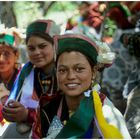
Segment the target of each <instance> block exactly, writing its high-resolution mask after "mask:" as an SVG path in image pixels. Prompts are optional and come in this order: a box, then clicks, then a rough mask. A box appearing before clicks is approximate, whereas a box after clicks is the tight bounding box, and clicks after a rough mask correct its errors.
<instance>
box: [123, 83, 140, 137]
mask: <svg viewBox="0 0 140 140" xmlns="http://www.w3.org/2000/svg"><path fill="white" fill-rule="evenodd" d="M127 100H128V102H127V108H126V112H125V115H124V116H125V120H126V124H127V128H128V130H129V132H130V135H131V137H132V138H133V139H139V138H140V84H139V85H138V86H136V87H135V88H134V89H133V90H132V91H131V93H130V94H129V95H128V99H127Z"/></svg>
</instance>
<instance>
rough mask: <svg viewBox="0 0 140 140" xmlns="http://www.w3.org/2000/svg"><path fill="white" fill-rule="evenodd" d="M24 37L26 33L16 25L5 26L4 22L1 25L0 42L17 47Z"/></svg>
mask: <svg viewBox="0 0 140 140" xmlns="http://www.w3.org/2000/svg"><path fill="white" fill-rule="evenodd" d="M23 38H24V35H23V33H22V31H21V30H19V29H17V28H15V27H12V28H5V26H4V24H1V25H0V44H6V45H9V46H11V47H15V48H17V47H18V45H19V44H20V43H21V41H22V39H23Z"/></svg>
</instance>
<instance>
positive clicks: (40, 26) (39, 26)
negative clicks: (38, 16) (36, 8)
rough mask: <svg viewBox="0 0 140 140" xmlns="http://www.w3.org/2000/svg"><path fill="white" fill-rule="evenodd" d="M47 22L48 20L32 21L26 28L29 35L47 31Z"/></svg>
mask: <svg viewBox="0 0 140 140" xmlns="http://www.w3.org/2000/svg"><path fill="white" fill-rule="evenodd" d="M46 30H47V23H46V22H41V21H38V22H33V23H31V24H30V25H29V26H28V27H27V30H26V35H27V37H28V36H30V35H32V34H34V33H46Z"/></svg>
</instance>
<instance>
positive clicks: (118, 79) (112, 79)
mask: <svg viewBox="0 0 140 140" xmlns="http://www.w3.org/2000/svg"><path fill="white" fill-rule="evenodd" d="M130 31H131V30H130ZM130 31H129V30H128V31H126V32H130ZM131 32H133V30H132V31H131ZM120 34H122V31H121V30H119V31H118V33H117V36H118V37H120ZM117 36H116V37H115V40H114V42H113V43H112V44H111V45H110V46H111V50H112V51H113V52H115V53H116V59H115V61H114V63H113V64H112V65H111V66H110V67H109V68H106V69H104V71H103V73H102V77H101V87H102V88H103V91H104V93H107V96H108V97H109V98H110V99H111V100H112V101H113V103H114V104H115V106H116V107H117V108H119V110H120V111H121V112H122V113H124V110H125V108H124V105H122V104H120V102H121V101H122V102H124V101H123V95H122V92H123V88H124V85H125V83H126V81H127V79H128V76H129V75H130V73H131V72H132V70H133V69H134V67H135V65H136V64H137V60H136V58H135V57H134V56H131V55H130V54H129V51H128V49H127V48H125V47H124V46H123V44H122V43H121V42H120V41H119V39H118V38H117Z"/></svg>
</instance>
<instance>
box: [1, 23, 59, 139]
mask: <svg viewBox="0 0 140 140" xmlns="http://www.w3.org/2000/svg"><path fill="white" fill-rule="evenodd" d="M59 32H60V30H59V27H58V26H57V25H56V24H55V22H54V21H51V20H37V21H35V22H33V23H31V24H30V25H29V26H28V27H27V32H26V44H27V52H28V56H29V59H30V62H28V63H27V64H26V65H25V66H24V67H23V69H22V70H21V73H20V75H19V76H18V78H17V80H16V82H15V85H14V88H13V90H12V92H11V96H10V97H9V100H8V102H7V104H6V105H5V107H4V108H3V115H4V117H5V119H6V120H8V121H12V122H18V125H17V126H18V127H17V129H18V131H19V132H20V133H22V134H23V133H25V132H26V131H28V130H29V128H30V127H29V125H32V134H31V135H32V138H40V137H41V136H40V135H41V134H40V132H41V129H43V128H41V127H40V122H36V120H37V118H38V117H40V116H39V115H37V108H39V106H38V101H39V99H40V98H42V100H43V101H44V104H45V103H47V102H49V100H51V98H53V97H55V96H56V90H57V84H56V78H55V67H54V48H53V36H54V35H57V34H59ZM14 100H16V101H14ZM14 110H16V111H14ZM17 110H18V111H17ZM42 113H43V112H41V114H42ZM24 122H27V123H28V125H27V127H26V125H25V123H24ZM21 124H22V125H21ZM23 129H24V130H23ZM38 130H40V131H38ZM38 136H39V137H38Z"/></svg>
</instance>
